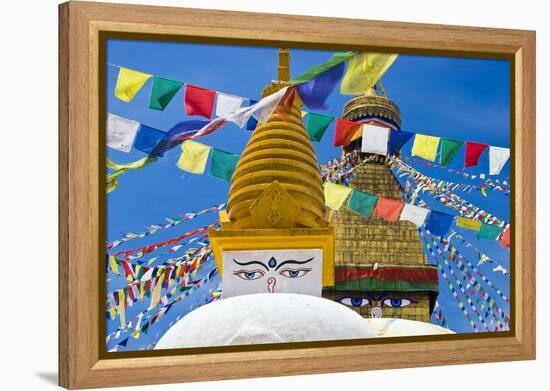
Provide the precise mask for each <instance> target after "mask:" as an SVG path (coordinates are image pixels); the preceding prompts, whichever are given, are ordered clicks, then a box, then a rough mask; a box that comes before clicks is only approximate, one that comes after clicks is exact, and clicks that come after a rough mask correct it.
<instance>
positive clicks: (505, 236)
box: [500, 226, 510, 248]
mask: <svg viewBox="0 0 550 391" xmlns="http://www.w3.org/2000/svg"><path fill="white" fill-rule="evenodd" d="M500 244H501V246H503V247H508V248H510V226H508V227H506V229H505V230H504V232H503V233H502V236H501V237H500Z"/></svg>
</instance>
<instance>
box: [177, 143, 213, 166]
mask: <svg viewBox="0 0 550 391" xmlns="http://www.w3.org/2000/svg"><path fill="white" fill-rule="evenodd" d="M210 148H211V147H210V146H208V145H204V144H201V143H198V142H196V141H193V140H185V141H184V142H183V143H182V144H181V155H180V158H179V160H178V163H177V165H178V167H179V168H180V169H182V170H183V171H187V172H190V173H193V174H202V173H204V169H205V168H206V162H207V161H208V154H209V153H210Z"/></svg>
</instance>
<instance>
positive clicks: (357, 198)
mask: <svg viewBox="0 0 550 391" xmlns="http://www.w3.org/2000/svg"><path fill="white" fill-rule="evenodd" d="M376 201H378V197H377V196H375V195H374V194H369V193H366V192H363V191H359V190H355V189H352V192H351V197H350V199H349V201H348V208H350V209H351V210H353V211H355V212H357V213H359V214H360V215H363V216H365V217H369V216H371V215H372V211H373V210H374V207H375V206H376Z"/></svg>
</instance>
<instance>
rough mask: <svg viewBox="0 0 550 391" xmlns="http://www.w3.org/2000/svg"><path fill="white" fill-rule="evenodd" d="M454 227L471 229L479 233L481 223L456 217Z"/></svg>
mask: <svg viewBox="0 0 550 391" xmlns="http://www.w3.org/2000/svg"><path fill="white" fill-rule="evenodd" d="M456 225H457V227H462V228H466V229H471V230H474V231H479V228H480V226H481V222H480V221H479V220H470V219H467V218H465V217H458V218H457V219H456Z"/></svg>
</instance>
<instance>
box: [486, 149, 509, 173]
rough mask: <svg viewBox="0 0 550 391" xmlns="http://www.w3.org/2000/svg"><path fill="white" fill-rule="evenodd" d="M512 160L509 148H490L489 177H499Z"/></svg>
mask: <svg viewBox="0 0 550 391" xmlns="http://www.w3.org/2000/svg"><path fill="white" fill-rule="evenodd" d="M509 158H510V149H509V148H500V147H493V146H490V147H489V175H498V174H500V171H501V170H502V167H504V165H505V164H506V162H507V161H508V159H509Z"/></svg>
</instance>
